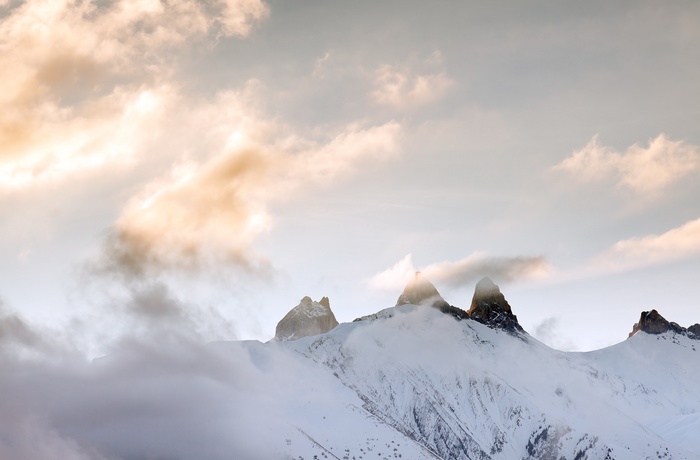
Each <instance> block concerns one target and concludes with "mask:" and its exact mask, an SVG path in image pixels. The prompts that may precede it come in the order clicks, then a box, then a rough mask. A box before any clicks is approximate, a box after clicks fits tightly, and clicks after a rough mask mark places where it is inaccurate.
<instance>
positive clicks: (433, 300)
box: [396, 272, 467, 320]
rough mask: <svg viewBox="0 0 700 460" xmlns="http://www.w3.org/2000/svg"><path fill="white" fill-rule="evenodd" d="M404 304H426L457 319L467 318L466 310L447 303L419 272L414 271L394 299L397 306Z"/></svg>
mask: <svg viewBox="0 0 700 460" xmlns="http://www.w3.org/2000/svg"><path fill="white" fill-rule="evenodd" d="M406 304H413V305H428V306H431V307H433V308H436V309H438V310H440V311H441V312H443V313H446V314H449V315H452V316H454V317H455V318H457V319H458V320H462V319H466V318H467V312H466V311H464V310H462V309H461V308H457V307H454V306H452V305H450V304H449V303H447V302H446V301H445V299H443V298H442V296H441V295H440V293H439V292H438V290H437V289H436V288H435V286H433V284H432V283H431V282H430V281H428V280H427V279H426V278H425V276H423V275H422V274H421V272H416V274H415V275H414V276H413V279H411V281H409V282H408V284H407V285H406V287H405V288H404V290H403V292H402V293H401V295H400V296H399V298H398V300H396V306H397V307H398V306H399V305H406Z"/></svg>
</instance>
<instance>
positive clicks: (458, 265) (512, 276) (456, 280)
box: [369, 252, 550, 291]
mask: <svg viewBox="0 0 700 460" xmlns="http://www.w3.org/2000/svg"><path fill="white" fill-rule="evenodd" d="M416 271H420V272H421V273H423V274H424V275H425V276H426V278H427V279H429V280H431V281H433V282H437V283H444V284H446V285H448V286H450V287H455V288H457V287H462V286H466V285H469V284H470V283H473V282H474V281H477V280H479V279H480V278H482V277H484V276H489V277H491V278H493V279H494V281H496V282H497V283H508V282H513V281H516V280H521V279H531V278H540V277H544V276H547V275H548V273H549V271H550V266H549V264H548V263H547V261H546V260H545V259H544V258H543V257H539V256H538V257H491V256H488V255H486V254H485V253H481V252H478V253H474V254H472V255H470V256H468V257H465V258H464V259H460V260H458V261H456V262H450V261H444V262H438V263H434V264H430V265H427V266H425V267H423V268H422V269H420V270H417V269H416V267H415V266H414V264H413V260H412V257H411V255H410V254H409V255H407V256H406V257H404V258H403V259H401V260H400V261H398V262H397V263H396V264H395V265H394V266H393V267H391V268H389V269H387V270H385V271H383V272H381V273H378V274H377V275H375V276H373V277H372V278H371V279H370V280H369V284H370V286H372V287H373V288H375V289H381V290H390V291H396V290H401V289H403V288H404V286H405V285H406V283H407V282H408V280H410V279H411V277H412V276H413V274H414V273H415V272H416Z"/></svg>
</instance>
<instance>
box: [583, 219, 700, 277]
mask: <svg viewBox="0 0 700 460" xmlns="http://www.w3.org/2000/svg"><path fill="white" fill-rule="evenodd" d="M698 255H700V219H696V220H691V221H690V222H686V223H685V224H683V225H681V226H680V227H677V228H674V229H671V230H669V231H667V232H665V233H662V234H660V235H647V236H643V237H636V238H630V239H626V240H622V241H618V242H617V243H615V244H614V245H613V246H612V247H611V248H610V249H609V250H607V251H605V252H604V253H602V254H600V255H599V256H598V257H597V258H596V259H595V260H594V262H593V266H594V267H595V269H596V270H604V271H624V270H630V269H636V268H642V267H647V266H650V265H657V264H662V263H667V262H673V261H676V260H681V259H686V258H691V257H697V256H698Z"/></svg>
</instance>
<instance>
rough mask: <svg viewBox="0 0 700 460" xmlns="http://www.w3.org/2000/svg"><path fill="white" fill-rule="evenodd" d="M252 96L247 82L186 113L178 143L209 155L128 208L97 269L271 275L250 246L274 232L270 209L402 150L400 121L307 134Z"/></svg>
mask: <svg viewBox="0 0 700 460" xmlns="http://www.w3.org/2000/svg"><path fill="white" fill-rule="evenodd" d="M258 89H259V88H258V84H257V83H255V82H251V83H250V84H249V85H248V87H247V88H246V89H244V90H242V91H239V92H233V91H227V92H223V93H220V94H219V95H218V96H217V97H216V98H215V100H214V101H213V102H201V103H200V104H199V105H198V104H196V103H192V104H191V105H190V107H188V112H189V115H185V114H183V115H182V116H183V118H184V119H185V125H186V126H188V127H189V128H188V129H189V131H188V132H189V133H190V136H189V137H186V138H185V139H184V142H185V143H186V145H191V148H192V150H194V151H198V152H202V151H208V152H209V155H208V157H205V158H203V159H199V158H190V159H183V160H182V161H180V162H179V163H178V164H176V165H175V166H173V167H172V168H171V169H170V171H169V172H168V173H167V174H165V175H163V176H162V177H159V178H157V179H155V180H152V181H151V182H150V183H148V184H146V185H145V186H143V187H142V189H141V190H140V191H139V192H137V193H136V194H135V195H134V196H133V197H132V198H131V199H130V200H129V201H128V202H127V203H126V205H125V207H124V209H123V210H122V212H121V215H120V217H119V218H118V219H117V221H116V223H115V225H114V227H113V229H112V231H111V233H110V235H109V237H108V238H107V241H106V245H105V252H104V257H103V260H102V261H101V262H100V263H99V264H98V269H100V270H107V271H112V272H119V273H122V274H125V275H127V276H141V275H143V274H144V273H147V272H149V271H154V270H155V271H163V270H170V269H176V270H197V269H200V268H202V267H205V266H209V265H210V264H212V263H213V264H224V265H230V266H236V267H239V268H243V269H244V270H246V271H248V272H251V273H257V274H265V273H269V270H270V266H269V263H268V262H267V261H266V260H265V259H264V258H263V257H261V256H258V255H257V254H256V253H255V251H254V250H253V249H252V243H253V241H254V239H255V238H256V237H257V236H258V235H260V234H261V233H263V232H265V231H267V230H268V229H269V228H270V227H271V225H272V217H271V216H270V214H269V210H268V209H269V205H270V204H271V203H273V202H284V201H286V200H288V199H289V198H290V197H291V196H293V194H294V193H295V192H298V191H300V190H303V189H308V188H314V187H317V186H323V185H328V184H331V183H332V181H334V180H336V179H337V178H340V177H342V176H344V175H347V174H350V173H352V172H353V171H354V170H355V169H356V168H358V167H360V166H361V165H362V164H363V162H365V161H379V160H384V159H388V158H392V157H394V156H395V155H396V154H397V153H398V151H399V145H400V137H401V127H400V125H399V124H398V123H396V122H388V123H385V124H380V125H373V126H365V125H363V124H358V123H351V124H348V125H345V126H341V127H338V128H336V129H316V130H314V131H312V132H310V133H308V134H306V135H304V134H303V133H297V132H294V130H292V129H291V128H290V127H289V126H286V125H284V124H283V123H281V122H278V121H270V120H269V119H268V118H267V117H266V116H265V115H264V113H262V112H261V111H259V110H258V109H256V106H257V105H258V104H257V98H256V96H255V93H256V91H257V90H258ZM181 148H182V146H181Z"/></svg>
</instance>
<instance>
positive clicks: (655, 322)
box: [628, 310, 700, 340]
mask: <svg viewBox="0 0 700 460" xmlns="http://www.w3.org/2000/svg"><path fill="white" fill-rule="evenodd" d="M639 331H642V332H646V333H647V334H663V333H664V332H669V331H671V332H674V333H676V334H681V335H685V336H687V337H689V338H691V339H696V340H700V324H693V325H692V326H690V327H689V328H688V329H686V328H684V327H682V326H680V325H679V324H678V323H674V322H670V321H667V320H666V318H664V317H663V316H661V314H660V313H659V312H658V311H656V310H651V311H643V312H642V314H641V316H640V317H639V321H638V322H637V323H635V324H634V326H632V332H630V334H629V336H628V337H632V336H633V335H634V334H636V333H637V332H639Z"/></svg>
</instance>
